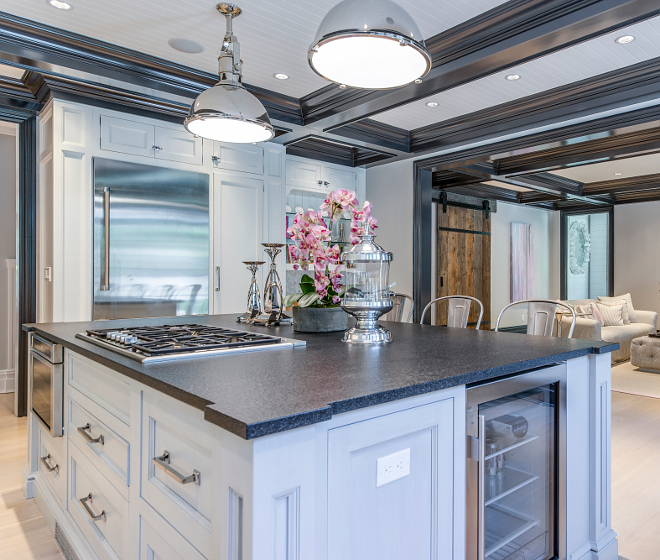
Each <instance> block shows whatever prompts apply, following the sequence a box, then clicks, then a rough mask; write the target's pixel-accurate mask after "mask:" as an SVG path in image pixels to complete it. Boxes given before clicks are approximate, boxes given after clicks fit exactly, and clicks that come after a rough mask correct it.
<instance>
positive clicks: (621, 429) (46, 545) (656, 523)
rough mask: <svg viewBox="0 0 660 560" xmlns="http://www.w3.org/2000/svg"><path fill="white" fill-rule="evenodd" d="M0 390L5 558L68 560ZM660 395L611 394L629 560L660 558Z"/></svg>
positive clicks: (22, 423) (620, 522) (620, 526)
mask: <svg viewBox="0 0 660 560" xmlns="http://www.w3.org/2000/svg"><path fill="white" fill-rule="evenodd" d="M12 406H13V395H12V394H4V395H3V394H0V558H2V559H5V558H7V559H9V558H11V560H64V558H63V557H62V555H61V554H60V552H59V549H58V547H57V544H56V543H55V539H54V538H53V535H52V533H51V532H50V530H49V529H48V527H47V526H46V522H45V521H44V519H43V517H42V516H41V514H40V513H39V509H38V508H37V505H36V504H35V503H34V500H26V499H25V498H24V497H23V492H22V491H21V470H22V469H23V467H24V466H25V464H26V462H27V420H26V419H25V418H16V417H15V416H14V415H13V413H12ZM658 440H660V399H652V398H649V397H638V396H635V395H626V394H624V393H612V525H613V527H614V530H615V531H616V532H617V533H618V535H619V553H620V555H621V557H622V559H621V560H623V558H626V559H627V560H658V558H660V530H659V529H658V528H659V527H660V441H658Z"/></svg>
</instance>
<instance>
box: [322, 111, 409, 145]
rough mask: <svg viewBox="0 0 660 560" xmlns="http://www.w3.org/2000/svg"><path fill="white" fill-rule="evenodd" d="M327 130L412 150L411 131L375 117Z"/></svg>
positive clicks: (356, 138) (357, 138)
mask: <svg viewBox="0 0 660 560" xmlns="http://www.w3.org/2000/svg"><path fill="white" fill-rule="evenodd" d="M326 132H332V133H333V134H336V135H338V136H344V137H346V138H352V139H353V140H361V141H362V142H370V143H372V144H377V145H379V146H382V147H383V148H390V149H392V150H399V151H401V152H410V132H408V131H407V130H404V129H402V128H398V127H396V126H392V125H390V124H386V123H382V122H379V121H375V120H373V119H364V120H361V121H358V122H355V123H352V124H348V125H346V126H342V127H339V128H329V129H327V130H326Z"/></svg>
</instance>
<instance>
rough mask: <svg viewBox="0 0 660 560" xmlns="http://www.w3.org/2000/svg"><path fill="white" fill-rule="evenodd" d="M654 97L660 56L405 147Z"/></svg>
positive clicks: (413, 139) (440, 143)
mask: <svg viewBox="0 0 660 560" xmlns="http://www.w3.org/2000/svg"><path fill="white" fill-rule="evenodd" d="M658 98H660V58H655V59H652V60H647V61H644V62H640V63H638V64H634V65H632V66H626V67H624V68H621V69H617V70H614V71H612V72H607V73H606V74H601V75H599V76H595V77H592V78H588V79H585V80H581V81H579V82H575V83H572V84H567V85H564V86H560V87H557V88H554V89H551V90H548V91H544V92H540V93H536V94H534V95H530V96H527V97H523V98H521V99H516V100H514V101H510V102H507V103H502V104H500V105H496V106H494V107H488V108H486V109H483V110H480V111H476V112H474V113H470V114H468V115H461V116H459V117H456V118H453V119H449V120H445V121H442V122H439V123H434V124H430V125H428V126H425V127H422V128H417V129H414V130H411V131H410V148H411V150H412V151H414V152H424V151H430V150H439V149H442V148H444V147H447V146H451V145H454V144H458V143H461V142H468V141H471V140H476V139H479V140H484V139H488V138H495V137H497V136H501V135H502V134H503V133H507V134H511V133H513V132H517V131H519V130H528V129H530V128H533V127H535V126H539V125H541V124H544V125H547V124H549V123H551V122H561V121H563V120H566V119H567V118H571V119H575V118H577V117H581V116H585V115H591V114H593V113H595V112H598V111H603V110H606V109H613V108H619V107H621V106H626V105H629V104H630V103H632V102H633V101H634V102H640V101H645V100H647V99H658ZM341 130H343V129H338V130H335V132H336V133H338V134H340V133H341V132H340V131H341Z"/></svg>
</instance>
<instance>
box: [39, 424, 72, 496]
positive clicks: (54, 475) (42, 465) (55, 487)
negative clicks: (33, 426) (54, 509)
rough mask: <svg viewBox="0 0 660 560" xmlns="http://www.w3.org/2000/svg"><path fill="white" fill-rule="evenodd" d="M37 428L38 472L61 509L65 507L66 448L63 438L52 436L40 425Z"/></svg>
mask: <svg viewBox="0 0 660 560" xmlns="http://www.w3.org/2000/svg"><path fill="white" fill-rule="evenodd" d="M38 430H39V473H40V474H41V478H42V480H45V481H46V484H47V485H48V486H49V487H50V489H51V490H52V491H53V494H54V495H55V497H56V498H57V500H58V501H59V503H60V506H61V507H62V509H64V508H65V507H66V448H65V446H64V445H62V444H63V443H64V441H65V439H64V438H53V437H51V435H50V434H49V433H48V432H47V431H46V430H44V429H43V428H42V427H41V425H39V427H38Z"/></svg>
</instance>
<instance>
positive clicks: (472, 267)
mask: <svg viewBox="0 0 660 560" xmlns="http://www.w3.org/2000/svg"><path fill="white" fill-rule="evenodd" d="M436 206H437V211H438V250H437V261H438V272H437V280H436V284H437V296H436V297H444V296H453V295H466V296H472V297H475V298H477V299H478V300H479V301H481V303H482V304H483V306H484V316H483V320H482V322H481V328H482V329H484V330H490V237H491V232H490V218H487V217H486V213H485V212H484V211H482V210H478V209H472V208H461V207H457V206H446V207H445V208H446V212H445V211H443V206H442V205H441V204H437V205H436ZM447 311H448V303H447V302H446V301H442V302H440V303H438V304H437V315H436V317H437V319H436V321H437V322H436V324H437V325H442V326H444V325H446V324H447ZM478 318H479V306H478V305H476V304H472V305H471V306H470V316H469V318H468V328H474V327H475V326H476V324H477V320H478Z"/></svg>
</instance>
